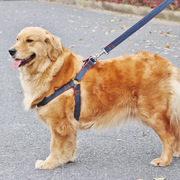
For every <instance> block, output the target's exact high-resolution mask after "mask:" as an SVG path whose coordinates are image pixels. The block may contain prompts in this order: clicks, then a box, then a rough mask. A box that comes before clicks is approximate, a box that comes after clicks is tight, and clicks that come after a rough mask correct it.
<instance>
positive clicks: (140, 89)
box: [12, 27, 180, 169]
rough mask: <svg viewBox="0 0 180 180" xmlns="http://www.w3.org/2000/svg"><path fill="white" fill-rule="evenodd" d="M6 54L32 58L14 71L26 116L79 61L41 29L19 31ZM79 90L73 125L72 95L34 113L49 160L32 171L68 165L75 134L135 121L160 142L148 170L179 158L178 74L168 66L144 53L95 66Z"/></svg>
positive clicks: (71, 75)
mask: <svg viewBox="0 0 180 180" xmlns="http://www.w3.org/2000/svg"><path fill="white" fill-rule="evenodd" d="M27 39H30V40H33V41H31V42H28V41H27ZM12 48H14V49H16V50H17V52H16V55H15V58H19V59H23V58H24V59H25V58H27V57H29V56H31V55H32V53H35V54H36V57H35V59H33V60H32V61H30V62H29V63H27V64H26V65H25V66H22V67H20V68H19V69H20V74H21V83H22V86H23V89H24V105H25V108H26V109H27V110H28V109H33V108H35V107H36V105H37V104H38V103H39V102H40V101H42V99H43V98H44V97H48V96H50V95H51V94H52V93H53V92H54V91H55V90H56V89H57V88H60V87H61V86H63V85H64V84H66V83H67V82H69V81H70V80H72V79H73V78H74V77H75V76H76V74H77V73H78V72H79V70H80V69H81V67H82V59H81V58H80V57H78V56H76V55H74V54H73V53H72V52H70V51H69V50H68V49H66V48H65V47H64V46H62V45H61V44H60V41H59V39H58V37H56V36H54V35H52V34H50V33H49V32H48V31H46V30H44V29H42V28H38V27H28V28H25V29H23V30H22V31H21V32H20V33H19V35H18V36H17V43H16V44H15V45H14V46H13V47H12ZM80 84H81V111H80V120H79V122H78V121H76V120H75V118H74V104H75V102H74V91H73V89H69V90H68V91H66V92H64V93H63V94H61V95H59V96H58V97H56V98H55V99H54V100H52V101H51V102H49V103H48V104H47V105H45V106H42V107H39V108H36V112H37V115H38V117H39V118H40V119H41V120H42V121H43V122H44V123H46V124H47V125H49V126H50V129H51V146H50V155H49V157H48V158H47V159H46V160H45V161H40V160H39V161H37V162H36V168H37V169H52V168H55V167H57V166H59V165H62V164H65V163H67V162H69V161H73V159H74V156H75V152H76V137H77V129H78V128H80V129H87V128H91V127H94V128H101V129H103V128H106V127H115V126H121V125H123V124H124V123H126V122H127V121H128V120H130V119H132V120H133V119H135V118H136V119H137V118H138V119H140V120H141V121H142V122H143V123H144V124H146V125H148V126H150V127H152V128H153V130H154V131H155V132H156V133H157V134H158V135H159V137H160V139H161V141H162V144H163V152H162V155H161V157H160V158H158V159H155V160H153V161H152V162H151V164H152V165H154V166H167V165H169V164H170V163H171V160H172V156H173V155H174V156H176V157H179V155H180V136H179V134H180V108H179V107H180V71H179V69H178V68H176V67H175V66H174V65H173V64H172V63H171V62H170V61H168V60H167V59H165V58H162V57H160V56H158V55H156V54H151V53H148V52H138V53H136V54H134V55H122V56H120V57H118V58H115V59H110V60H104V61H98V62H97V63H96V64H95V66H94V67H92V68H91V69H90V70H88V71H87V73H86V74H85V76H84V77H83V79H82V81H81V83H80Z"/></svg>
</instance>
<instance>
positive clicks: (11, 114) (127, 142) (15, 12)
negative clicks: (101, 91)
mask: <svg viewBox="0 0 180 180" xmlns="http://www.w3.org/2000/svg"><path fill="white" fill-rule="evenodd" d="M139 19H140V17H136V16H132V15H122V14H117V13H110V12H98V11H93V10H86V9H81V8H76V7H68V6H63V5H61V4H55V3H50V2H32V1H28V2H25V1H17V2H15V1H0V77H1V78H0V79H1V80H0V109H1V110H0V179H2V180H13V179H16V180H27V179H29V180H39V179H42V180H50V179H52V180H59V179H61V180H115V179H119V180H137V179H143V180H153V179H154V178H162V179H163V178H166V180H179V179H180V171H179V168H180V159H175V158H174V159H173V162H172V164H171V166H168V167H163V168H162V167H153V166H151V165H150V164H149V163H150V162H151V160H152V159H154V158H157V157H159V156H160V154H161V151H162V145H161V142H160V140H159V138H158V137H157V135H156V134H155V133H154V132H153V131H152V130H151V129H150V128H148V127H146V126H143V125H142V124H141V123H138V122H137V123H133V124H131V125H128V126H126V127H124V128H122V129H121V130H118V131H117V130H110V131H105V132H94V131H89V130H88V131H79V132H78V141H79V144H78V151H77V157H76V160H75V162H74V163H69V164H67V165H65V166H63V167H59V168H57V169H54V170H50V171H46V170H35V167H34V164H35V161H36V160H37V159H45V158H46V157H47V156H48V154H49V143H50V132H49V129H48V127H46V126H44V125H43V124H42V123H41V121H39V120H38V119H37V118H36V116H35V113H34V111H32V112H26V111H25V110H24V108H23V105H22V100H23V93H22V88H21V85H20V81H19V72H18V70H17V69H13V68H12V60H11V58H10V57H9V55H8V49H9V48H10V47H11V46H12V45H13V44H14V43H15V41H16V35H17V33H18V32H19V31H20V30H21V29H22V28H24V27H26V26H41V27H43V28H45V29H47V30H49V31H50V32H51V33H53V34H55V35H58V36H59V37H61V42H62V44H63V45H64V46H66V47H67V48H69V49H71V50H72V51H73V52H74V53H77V54H80V55H82V56H84V57H85V58H86V57H89V56H90V55H94V54H96V53H99V52H100V51H101V47H103V46H105V45H106V44H108V43H109V42H110V41H112V40H113V39H114V38H116V37H117V36H119V35H120V34H121V33H122V32H124V31H125V30H126V29H127V28H128V27H130V26H131V25H133V24H134V23H135V22H137V21H138V20H139ZM139 50H148V51H151V52H153V53H158V54H159V55H161V56H163V57H166V58H168V59H170V60H171V61H172V62H173V63H174V64H175V65H176V66H178V67H180V24H178V23H170V22H165V21H160V20H155V21H152V22H150V23H149V24H148V25H146V26H145V27H143V28H142V29H141V30H139V31H138V32H137V33H135V34H134V35H133V36H131V37H130V38H129V39H128V40H126V41H125V42H123V43H122V44H121V45H120V46H118V47H117V48H116V49H115V50H113V51H112V52H111V54H110V55H108V56H107V57H106V56H104V57H103V58H112V57H116V56H118V55H120V54H123V53H125V54H131V53H135V52H136V51H139Z"/></svg>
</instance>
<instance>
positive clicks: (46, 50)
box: [9, 27, 62, 68]
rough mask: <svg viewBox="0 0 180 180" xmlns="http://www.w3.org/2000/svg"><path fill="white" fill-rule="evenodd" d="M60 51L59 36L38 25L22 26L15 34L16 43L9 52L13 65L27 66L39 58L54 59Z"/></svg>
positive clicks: (36, 61)
mask: <svg viewBox="0 0 180 180" xmlns="http://www.w3.org/2000/svg"><path fill="white" fill-rule="evenodd" d="M61 52H62V47H61V44H60V41H59V38H58V37H56V36H54V35H52V34H50V33H49V32H48V31H47V30H44V29H42V28H39V27H27V28H24V29H23V30H22V31H21V32H20V33H19V34H18V36H17V42H16V44H15V45H14V46H13V47H11V49H10V50H9V54H10V55H11V56H12V57H13V59H14V62H13V67H14V68H18V67H22V66H27V67H28V66H29V65H31V64H34V63H39V62H38V61H40V60H42V59H43V60H45V59H47V58H46V57H48V59H50V60H51V61H56V60H57V58H58V56H59V55H60V54H61Z"/></svg>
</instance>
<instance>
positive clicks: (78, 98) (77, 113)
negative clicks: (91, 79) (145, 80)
mask: <svg viewBox="0 0 180 180" xmlns="http://www.w3.org/2000/svg"><path fill="white" fill-rule="evenodd" d="M95 63H96V60H95V59H94V58H92V57H89V58H88V59H86V60H85V61H84V65H83V66H82V69H81V70H80V71H79V73H78V74H77V76H76V77H75V78H74V80H75V81H78V82H80V81H81V79H82V78H83V76H84V74H85V73H86V71H87V70H89V69H90V68H91V67H92V66H94V64H95ZM74 80H71V81H70V82H68V83H67V84H65V85H64V86H62V87H61V88H59V89H57V90H56V91H55V92H54V94H52V95H51V96H49V97H45V98H44V99H43V100H42V101H41V102H40V103H39V104H38V105H37V106H38V107H40V106H44V105H46V104H47V103H48V102H50V101H51V100H53V99H54V98H55V97H57V96H59V95H60V94H62V93H63V92H65V91H67V90H68V89H70V88H74V92H75V93H74V95H75V108H74V117H75V119H76V120H77V121H78V120H79V116H80V107H81V96H80V84H78V85H76V84H74Z"/></svg>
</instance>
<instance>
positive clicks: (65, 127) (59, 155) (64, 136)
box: [35, 123, 77, 169]
mask: <svg viewBox="0 0 180 180" xmlns="http://www.w3.org/2000/svg"><path fill="white" fill-rule="evenodd" d="M76 139H77V130H76V128H75V127H73V125H72V124H70V123H68V124H67V123H66V124H65V123H63V124H62V123H61V127H58V126H57V127H51V147H50V155H49V156H48V157H47V159H46V160H45V161H41V160H38V161H37V162H36V165H35V168H36V169H53V168H56V167H58V166H59V165H63V164H65V163H67V162H72V161H74V156H75V153H76V144H77V140H76Z"/></svg>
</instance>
